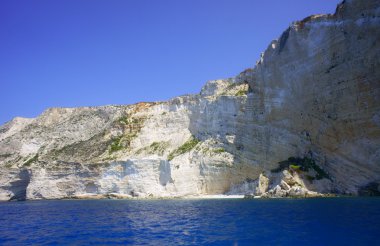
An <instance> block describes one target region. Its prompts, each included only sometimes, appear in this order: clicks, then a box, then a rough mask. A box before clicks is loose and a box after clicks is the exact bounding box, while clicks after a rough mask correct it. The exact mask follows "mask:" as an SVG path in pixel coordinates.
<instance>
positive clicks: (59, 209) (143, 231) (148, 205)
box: [0, 198, 380, 245]
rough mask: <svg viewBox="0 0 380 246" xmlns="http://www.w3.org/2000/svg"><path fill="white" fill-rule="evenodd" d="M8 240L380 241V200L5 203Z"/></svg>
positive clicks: (0, 215) (0, 237) (2, 231)
mask: <svg viewBox="0 0 380 246" xmlns="http://www.w3.org/2000/svg"><path fill="white" fill-rule="evenodd" d="M0 244H1V245H20V244H22V245H24V244H34V245H57V244H59V245H62V244H64V245H67V244H71V245H93V244H97V245H103V244H133V245H380V198H324V199H262V200H260V199H255V200H244V199H220V200H61V201H27V202H6V203H0Z"/></svg>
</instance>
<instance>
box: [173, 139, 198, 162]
mask: <svg viewBox="0 0 380 246" xmlns="http://www.w3.org/2000/svg"><path fill="white" fill-rule="evenodd" d="M198 143H199V140H198V139H197V138H195V137H191V138H190V139H189V140H188V141H187V142H186V143H184V144H183V145H181V146H180V147H179V148H178V149H176V150H174V151H172V152H171V153H170V154H169V155H168V160H169V161H171V160H173V159H174V157H176V156H179V155H182V154H184V153H186V152H189V151H190V150H192V149H193V148H194V147H195V146H196V145H197V144H198Z"/></svg>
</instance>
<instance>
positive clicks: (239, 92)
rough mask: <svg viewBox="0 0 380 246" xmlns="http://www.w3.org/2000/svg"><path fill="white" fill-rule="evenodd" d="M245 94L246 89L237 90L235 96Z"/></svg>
mask: <svg viewBox="0 0 380 246" xmlns="http://www.w3.org/2000/svg"><path fill="white" fill-rule="evenodd" d="M245 95H247V91H246V90H239V91H238V92H236V94H235V96H237V97H240V96H245Z"/></svg>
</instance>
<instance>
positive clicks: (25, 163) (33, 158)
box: [23, 154, 38, 167]
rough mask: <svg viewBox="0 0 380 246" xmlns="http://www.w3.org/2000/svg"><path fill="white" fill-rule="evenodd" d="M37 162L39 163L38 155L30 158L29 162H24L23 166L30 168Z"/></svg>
mask: <svg viewBox="0 0 380 246" xmlns="http://www.w3.org/2000/svg"><path fill="white" fill-rule="evenodd" d="M36 161H38V154H36V155H35V156H33V157H32V158H30V159H29V160H27V161H26V162H24V164H23V166H26V167H30V165H31V164H32V163H33V162H36Z"/></svg>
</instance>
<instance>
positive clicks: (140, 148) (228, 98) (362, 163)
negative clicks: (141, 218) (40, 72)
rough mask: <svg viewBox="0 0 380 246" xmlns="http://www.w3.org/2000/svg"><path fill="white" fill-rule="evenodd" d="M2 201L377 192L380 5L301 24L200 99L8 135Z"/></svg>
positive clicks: (81, 114)
mask: <svg viewBox="0 0 380 246" xmlns="http://www.w3.org/2000/svg"><path fill="white" fill-rule="evenodd" d="M0 166H1V169H0V200H22V199H59V198H129V197H140V198H149V197H153V198H157V197H160V198H163V197H186V196H201V195H213V194H227V195H238V194H241V195H247V196H248V197H255V196H261V197H314V196H321V195H327V194H330V193H337V194H353V195H361V194H364V195H376V194H379V193H380V190H379V188H380V187H379V184H380V1H377V0H346V1H343V2H342V3H341V4H340V5H338V7H337V10H336V12H335V14H333V15H314V16H310V17H308V18H305V19H304V20H302V21H298V22H294V23H293V24H292V25H291V26H290V27H289V28H288V29H287V30H286V31H285V32H284V33H283V34H282V35H281V37H280V38H279V39H277V40H274V41H272V42H271V43H270V45H269V46H268V48H267V49H266V51H265V52H264V53H263V54H262V56H261V58H260V60H259V61H258V62H257V64H256V66H255V67H254V68H252V69H247V70H245V71H244V72H242V73H241V74H239V75H238V76H236V77H235V78H230V79H224V80H213V81H209V82H207V84H206V85H205V86H204V87H203V88H202V90H201V92H200V93H199V94H198V95H186V96H181V97H177V98H173V99H172V100H169V101H167V102H155V103H138V104H135V105H127V106H102V107H83V108H51V109H48V110H46V111H45V112H43V113H42V114H41V115H40V116H39V117H37V118H35V119H25V118H15V119H13V120H12V121H10V122H8V123H6V124H5V125H3V126H1V127H0Z"/></svg>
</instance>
